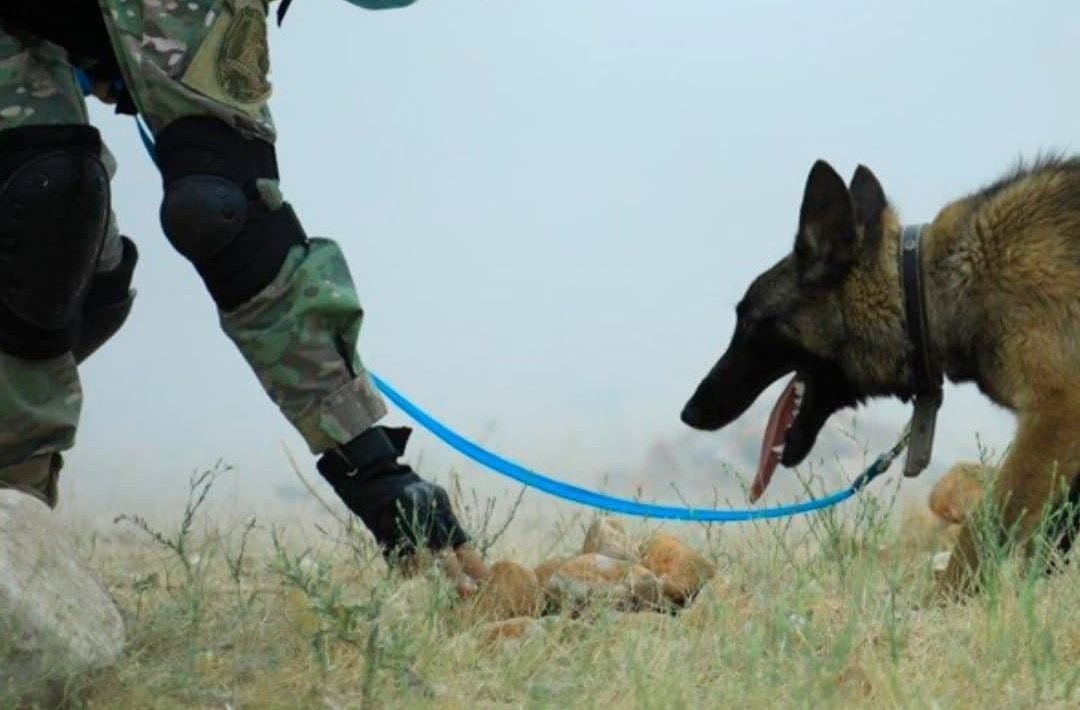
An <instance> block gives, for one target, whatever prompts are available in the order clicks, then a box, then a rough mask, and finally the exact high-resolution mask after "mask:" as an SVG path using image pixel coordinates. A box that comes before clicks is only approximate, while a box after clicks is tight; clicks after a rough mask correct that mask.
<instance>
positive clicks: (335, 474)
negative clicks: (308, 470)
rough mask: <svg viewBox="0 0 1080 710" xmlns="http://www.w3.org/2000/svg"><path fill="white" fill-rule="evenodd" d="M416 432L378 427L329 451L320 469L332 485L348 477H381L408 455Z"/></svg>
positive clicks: (318, 466)
mask: <svg viewBox="0 0 1080 710" xmlns="http://www.w3.org/2000/svg"><path fill="white" fill-rule="evenodd" d="M411 434H412V429H409V428H408V427H396V428H390V427H384V426H375V427H371V428H370V429H368V430H366V431H364V432H363V433H361V434H360V435H359V436H357V437H356V438H354V439H352V440H351V441H349V442H347V443H345V444H342V445H341V446H339V447H337V448H336V449H331V450H329V451H327V452H326V453H325V454H323V455H322V457H321V458H320V459H319V461H318V463H317V464H316V467H317V468H318V469H319V473H321V474H322V475H323V478H325V479H326V480H327V481H329V482H330V483H331V484H336V483H338V482H340V481H341V480H342V479H345V478H356V477H357V476H360V477H361V478H362V479H366V478H372V477H374V476H378V475H379V474H381V473H382V472H383V470H384V469H385V468H387V467H388V466H392V465H394V464H395V463H396V461H397V459H398V457H400V456H402V455H404V453H405V447H406V445H407V444H408V442H409V436H410V435H411Z"/></svg>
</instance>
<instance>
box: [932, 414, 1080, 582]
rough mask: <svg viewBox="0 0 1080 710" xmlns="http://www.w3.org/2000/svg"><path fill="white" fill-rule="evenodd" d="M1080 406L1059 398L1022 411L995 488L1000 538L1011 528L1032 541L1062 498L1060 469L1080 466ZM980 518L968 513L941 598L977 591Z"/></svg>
mask: <svg viewBox="0 0 1080 710" xmlns="http://www.w3.org/2000/svg"><path fill="white" fill-rule="evenodd" d="M1078 424H1080V408H1078V407H1073V406H1065V405H1064V402H1061V401H1057V402H1055V403H1054V406H1053V408H1052V409H1045V410H1043V411H1033V412H1029V413H1025V414H1021V415H1020V420H1019V423H1018V427H1017V432H1016V438H1015V440H1014V441H1013V446H1012V450H1011V451H1010V453H1009V455H1008V456H1007V457H1006V460H1005V462H1004V464H1003V465H1002V467H1001V470H1000V472H999V473H998V476H997V480H996V481H995V484H994V489H993V497H992V500H993V504H994V510H993V511H992V512H993V513H997V512H998V511H1000V514H1001V518H1000V523H1001V526H1000V528H999V527H997V525H996V523H997V522H998V521H997V520H996V519H995V520H994V523H993V524H994V532H993V534H994V535H996V536H998V539H999V540H1002V539H1003V537H1002V536H1003V535H1004V534H1005V533H1006V532H1009V533H1011V534H1013V535H1014V536H1015V538H1014V540H1015V541H1017V542H1021V543H1024V544H1030V543H1031V538H1032V534H1033V533H1035V531H1036V529H1037V527H1038V525H1039V523H1040V520H1041V519H1042V515H1043V511H1044V510H1045V509H1046V506H1047V505H1049V504H1052V503H1053V502H1054V500H1055V499H1056V498H1059V497H1061V491H1062V486H1061V474H1060V473H1059V472H1060V471H1069V472H1070V473H1071V472H1073V471H1076V470H1077V469H1078V468H1080V437H1077V436H1076V431H1075V430H1076V427H1077V425H1078ZM979 517H980V516H975V517H969V518H968V520H967V522H965V523H964V527H963V529H962V530H961V531H960V537H959V539H958V540H957V542H956V547H955V548H954V549H953V553H952V556H951V557H950V559H949V565H948V567H947V568H946V570H945V573H944V575H943V576H942V578H941V580H940V582H939V584H938V596H939V598H945V599H957V598H962V597H964V596H968V595H970V594H973V593H975V592H977V591H978V586H979V585H978V582H979V580H978V576H979V544H978V542H979V537H978V534H977V532H976V530H975V527H974V526H977V525H979V524H980V520H979Z"/></svg>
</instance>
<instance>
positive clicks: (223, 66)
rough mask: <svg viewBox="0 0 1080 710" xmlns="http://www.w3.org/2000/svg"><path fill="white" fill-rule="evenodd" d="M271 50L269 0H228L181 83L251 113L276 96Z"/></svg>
mask: <svg viewBox="0 0 1080 710" xmlns="http://www.w3.org/2000/svg"><path fill="white" fill-rule="evenodd" d="M269 73H270V47H269V42H268V40H267V24H266V4H265V3H264V2H263V0H227V2H225V3H223V4H222V6H221V12H220V14H219V15H218V17H216V18H215V19H214V20H213V23H212V24H211V26H210V30H209V31H208V32H207V35H206V37H205V38H204V39H203V42H202V44H201V45H200V46H199V49H198V50H197V51H196V52H195V55H194V56H193V57H192V59H191V62H190V63H189V64H188V67H187V69H186V70H185V71H184V75H183V77H182V78H181V81H182V82H183V83H184V84H185V85H186V86H188V87H190V88H192V89H195V90H196V91H198V92H200V93H202V94H204V95H205V96H209V97H210V98H212V99H216V100H217V101H220V102H222V103H224V104H227V105H230V106H236V107H238V108H242V109H245V110H248V111H251V110H254V109H256V108H258V107H260V106H262V104H264V103H265V102H266V100H267V99H268V98H269V97H270V94H271V91H272V86H271V84H270V81H269V79H268V75H269Z"/></svg>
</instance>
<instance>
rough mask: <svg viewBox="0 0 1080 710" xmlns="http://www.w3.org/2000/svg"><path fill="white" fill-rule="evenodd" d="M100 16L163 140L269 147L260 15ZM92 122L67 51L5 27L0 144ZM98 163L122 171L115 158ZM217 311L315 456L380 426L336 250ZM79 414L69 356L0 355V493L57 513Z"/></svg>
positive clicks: (154, 10) (194, 2)
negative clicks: (196, 133) (216, 137)
mask: <svg viewBox="0 0 1080 710" xmlns="http://www.w3.org/2000/svg"><path fill="white" fill-rule="evenodd" d="M75 1H76V2H83V1H86V0H75ZM99 2H100V5H101V11H102V13H103V14H104V17H105V21H106V26H107V28H108V33H109V37H110V39H111V42H112V46H113V49H114V52H115V55H116V58H117V60H118V63H119V66H120V69H121V71H122V74H123V79H124V83H125V84H126V86H127V87H128V89H129V90H130V94H131V98H132V99H133V101H134V103H135V105H136V106H137V108H138V110H139V112H140V113H141V114H142V116H143V117H144V119H145V120H146V121H147V123H148V125H149V127H150V129H151V131H152V132H154V133H155V135H156V134H157V133H159V132H160V131H161V130H162V129H163V128H164V127H166V126H168V125H169V124H170V123H171V122H173V121H175V120H177V119H179V118H182V117H191V116H209V117H214V118H217V119H220V120H221V121H223V122H225V123H227V124H228V125H230V126H232V127H234V128H235V129H237V130H238V131H240V132H241V133H242V134H243V135H244V136H245V137H248V138H252V139H256V140H261V141H266V142H269V143H272V142H273V141H274V139H275V134H274V126H273V122H272V120H271V116H270V112H269V110H268V108H267V100H268V99H269V97H270V93H271V87H270V83H269V81H268V80H267V73H268V71H269V60H268V57H269V53H268V50H267V41H266V23H267V10H268V8H267V4H266V3H264V2H263V1H262V0H99ZM373 2H375V3H376V4H377V5H378V4H383V3H378V0H373ZM358 4H363V3H358ZM386 4H388V5H400V4H407V3H402V2H397V3H393V2H390V3H386ZM86 121H87V114H86V108H85V105H84V103H83V99H82V92H81V91H80V90H79V86H78V84H77V82H76V80H75V78H74V76H73V70H72V67H71V66H70V65H69V63H68V60H67V56H66V54H65V51H64V49H62V48H61V47H59V46H56V45H54V44H51V43H49V42H47V41H44V40H41V39H39V38H37V37H35V36H32V35H29V34H27V33H24V32H22V31H20V29H19V28H17V27H11V26H5V25H3V24H2V23H0V132H2V131H4V130H7V129H11V128H16V127H19V126H27V125H51V124H73V123H76V124H77V123H85V122H86ZM106 153H107V151H106ZM103 159H104V162H105V164H106V166H108V167H110V169H115V165H114V163H113V162H112V159H111V156H108V155H107V154H106V155H103ZM110 174H111V172H110ZM258 187H259V193H260V195H261V196H262V199H263V200H264V201H265V202H266V203H267V204H268V205H270V207H271V208H273V207H274V205H276V204H280V203H281V201H282V197H281V194H280V192H279V190H278V188H277V184H276V182H272V181H266V180H263V181H261V182H260V184H259V186H258ZM119 245H120V233H119V231H118V229H117V226H116V221H115V218H114V219H112V220H111V222H110V225H109V230H108V237H107V239H106V247H105V249H104V250H103V251H102V256H101V258H100V261H99V264H98V269H99V270H100V271H107V270H109V269H110V268H113V267H114V266H115V265H116V262H117V259H118V258H119V257H118V253H119V249H120V246H119ZM219 311H220V321H221V325H222V328H223V329H224V331H225V333H226V334H227V335H228V336H229V337H230V338H231V339H232V341H233V342H234V343H235V344H236V346H237V348H238V349H239V350H240V352H241V353H242V355H243V356H244V358H245V359H246V360H247V362H248V363H249V364H250V366H251V367H252V369H253V370H254V371H255V373H256V375H257V376H258V378H259V381H260V382H261V383H262V385H263V387H264V388H265V390H266V392H267V393H268V394H269V395H270V397H271V398H272V399H273V401H274V402H275V403H276V404H277V405H278V407H279V408H280V409H281V411H282V412H283V413H284V415H285V416H286V417H287V418H288V420H289V421H290V422H291V423H292V424H293V425H294V426H295V427H296V428H297V429H298V430H299V432H300V433H301V434H302V435H303V437H304V439H305V440H306V442H307V444H308V446H309V447H310V449H311V451H312V452H313V453H315V454H319V453H322V452H325V451H327V450H329V449H332V448H334V447H336V446H338V445H341V444H345V443H346V442H348V441H350V440H351V439H353V438H354V437H356V436H358V435H359V434H360V433H361V432H363V431H365V430H366V429H368V428H369V427H371V426H372V425H373V424H374V423H375V422H377V421H378V420H379V419H380V418H381V417H382V416H383V415H384V414H385V412H386V409H385V406H384V404H383V402H382V399H381V398H380V396H379V395H378V393H377V392H376V391H375V390H374V389H373V388H372V386H371V384H370V381H369V379H368V377H367V376H366V374H365V372H364V369H363V367H362V365H361V363H360V359H359V357H358V355H357V349H356V345H357V337H358V334H359V330H360V323H361V319H362V311H361V308H360V304H359V301H358V299H357V295H356V291H355V289H354V287H353V282H352V279H351V277H350V274H349V270H348V267H347V266H346V263H345V259H344V258H343V256H342V253H341V250H340V249H339V247H338V245H337V244H335V243H334V242H333V241H331V240H329V239H315V238H313V239H310V240H308V241H307V242H306V243H304V244H301V245H296V246H293V247H292V248H291V250H290V251H289V253H288V255H287V258H286V260H285V264H284V266H283V267H282V268H281V270H280V272H279V273H278V275H277V277H276V278H275V279H274V280H273V282H272V283H271V284H270V285H269V286H267V287H266V288H264V289H263V290H262V291H261V292H259V293H258V294H257V295H256V296H255V297H254V298H252V299H250V300H248V301H247V302H245V303H243V304H242V305H240V306H239V307H237V308H234V309H231V310H227V311H226V310H223V309H219ZM81 402H82V393H81V389H80V386H79V377H78V373H77V369H76V363H75V360H74V358H73V357H72V356H71V355H70V354H67V355H64V356H63V357H60V358H56V359H51V360H46V361H32V360H19V359H17V358H14V357H11V356H8V355H5V354H3V353H2V352H0V484H3V482H4V481H6V482H7V483H8V485H12V486H17V487H20V488H23V489H27V490H29V491H30V492H33V493H35V494H36V495H38V496H39V497H42V498H44V499H46V500H47V501H48V502H50V503H52V504H55V497H56V475H57V473H58V471H59V468H60V452H62V451H64V450H66V449H69V448H70V447H71V446H72V445H73V444H74V438H75V431H76V427H77V424H78V419H79V411H80V406H81Z"/></svg>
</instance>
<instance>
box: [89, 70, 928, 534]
mask: <svg viewBox="0 0 1080 710" xmlns="http://www.w3.org/2000/svg"><path fill="white" fill-rule="evenodd" d="M75 76H76V79H77V81H78V82H79V86H80V88H81V89H82V91H83V94H84V95H89V94H90V93H91V90H92V88H93V86H92V84H91V82H90V79H89V77H87V76H86V74H85V73H84V72H83V71H82V70H80V69H76V70H75ZM135 125H136V126H137V127H138V129H139V138H140V139H141V140H142V143H143V146H144V147H145V148H146V152H147V153H148V154H149V155H150V159H151V160H153V161H154V162H155V163H157V150H156V149H155V146H154V139H153V136H152V135H151V134H150V131H149V130H148V129H147V127H146V126H145V125H144V123H143V121H142V120H141V117H139V116H136V118H135ZM368 375H369V376H370V377H371V380H372V382H374V383H375V386H376V387H377V388H378V389H379V391H380V392H382V393H383V394H384V395H386V398H387V399H389V400H390V401H391V402H393V403H394V404H396V405H397V406H398V407H399V408H400V409H401V410H402V411H403V412H405V413H406V414H408V415H409V416H410V417H412V418H413V419H414V420H415V421H416V422H417V423H418V424H419V425H420V426H422V427H424V428H425V429H427V430H428V431H430V432H431V433H432V434H434V435H435V436H436V437H438V438H439V439H441V440H442V441H443V442H445V443H446V444H448V445H449V446H450V447H451V448H453V449H455V450H456V451H458V452H459V453H461V454H464V455H465V456H467V457H468V458H470V459H472V460H473V461H475V462H477V463H478V464H480V465H481V466H484V467H486V468H489V469H491V470H492V471H495V472H497V473H501V474H502V475H504V476H507V477H509V478H512V479H514V480H515V481H518V482H519V483H522V484H524V485H526V486H529V487H530V488H535V489H537V490H540V491H543V492H545V493H548V494H550V495H553V496H555V497H557V498H562V499H563V500H568V501H571V502H573V503H580V504H582V505H587V506H589V507H592V508H599V509H601V510H609V511H612V512H614V513H622V514H623V515H633V516H637V517H643V518H657V519H664V520H693V521H699V522H719V523H733V522H745V521H748V520H765V519H769V518H786V517H789V516H792V515H801V514H803V513H810V512H812V511H815V510H821V509H823V508H828V507H831V506H834V505H836V504H838V503H842V502H843V501H845V500H847V499H848V498H850V497H852V496H853V495H855V494H856V493H858V492H859V491H860V490H862V488H863V487H864V486H866V484H868V483H870V481H872V480H874V479H875V478H877V477H878V476H880V475H881V474H883V473H885V471H886V470H888V468H889V466H890V465H892V463H893V461H895V460H896V458H897V457H898V456H899V455H900V453H901V452H902V451H903V450H904V449H905V448H906V447H907V442H908V436H909V430H906V431H905V432H904V434H903V435H902V436H901V437H900V440H899V441H897V442H896V444H895V445H894V446H893V447H892V448H891V449H889V450H888V451H886V452H885V453H883V454H882V455H881V456H879V457H878V458H877V460H875V461H874V463H872V464H871V465H870V467H869V468H867V469H866V470H865V471H863V472H862V474H860V475H859V477H858V478H856V479H855V480H854V481H852V483H851V485H850V486H848V487H847V488H845V489H843V490H840V491H836V492H835V493H830V494H829V495H827V496H824V497H822V498H814V499H811V500H807V501H803V502H802V503H793V504H790V505H779V506H775V507H773V508H743V509H728V510H723V509H713V508H687V507H679V506H672V505H657V504H654V503H639V502H638V501H635V500H630V499H629V498H617V497H615V496H609V495H607V494H605V493H599V492H597V491H590V490H588V489H586V488H580V487H578V486H574V485H571V484H569V483H565V482H563V481H559V480H556V479H554V478H550V477H548V476H544V475H542V474H540V473H537V472H535V471H532V470H530V469H527V468H525V467H524V466H521V465H520V464H517V463H514V462H513V461H510V460H509V459H506V458H503V457H502V456H499V455H498V454H496V453H494V452H491V451H488V450H487V449H485V448H483V447H482V446H480V445H479V444H476V443H474V442H472V441H470V440H469V439H466V438H465V437H464V436H462V435H461V434H458V433H457V432H455V431H454V430H453V429H451V428H450V427H448V426H446V425H445V424H443V423H442V422H440V421H439V420H438V419H435V418H434V417H433V416H431V415H430V414H428V413H427V412H425V411H424V410H423V409H421V408H420V407H419V406H417V405H416V404H413V403H412V402H411V401H409V399H408V398H406V397H405V396H404V395H403V394H401V393H400V392H398V391H397V390H396V389H394V388H393V387H391V386H390V384H389V383H388V382H386V381H385V380H383V379H382V378H381V377H378V376H377V375H375V374H374V373H372V372H368Z"/></svg>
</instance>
